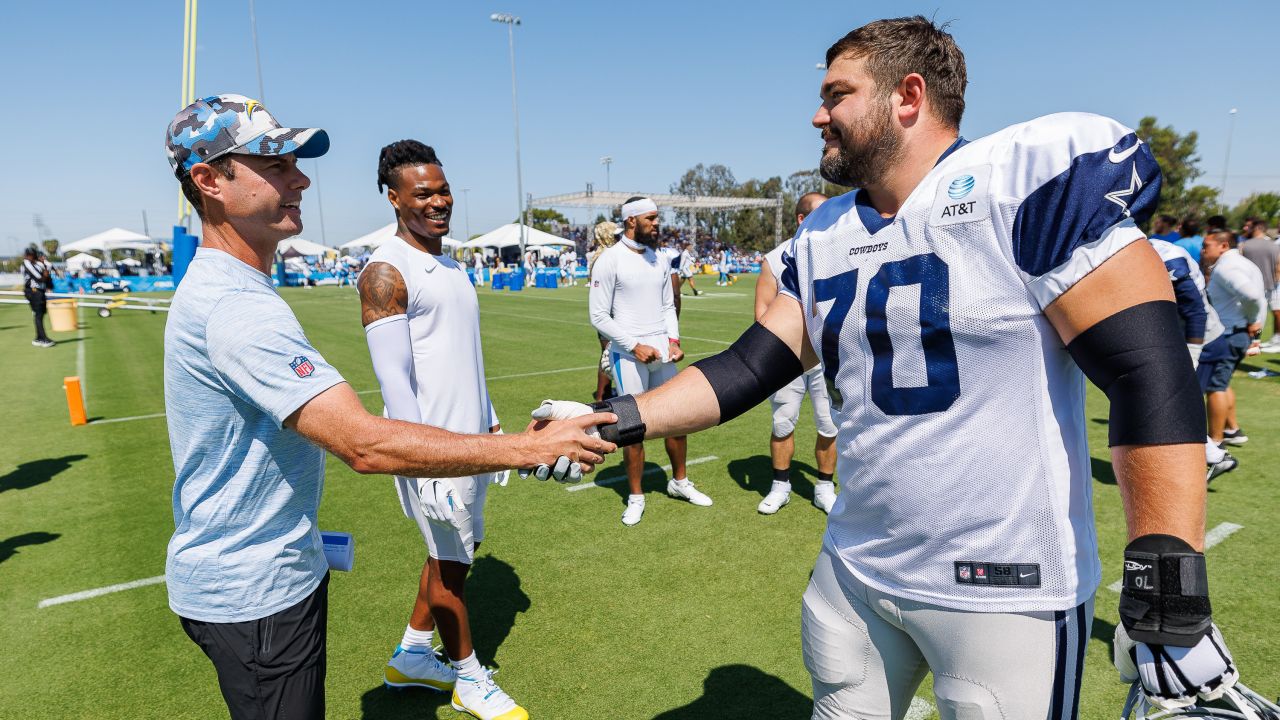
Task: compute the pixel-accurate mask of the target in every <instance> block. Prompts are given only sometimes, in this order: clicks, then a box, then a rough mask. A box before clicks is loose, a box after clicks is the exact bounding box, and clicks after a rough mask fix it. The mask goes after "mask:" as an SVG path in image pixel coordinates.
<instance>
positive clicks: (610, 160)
mask: <svg viewBox="0 0 1280 720" xmlns="http://www.w3.org/2000/svg"><path fill="white" fill-rule="evenodd" d="M600 164H601V165H604V189H605V190H606V191H608V190H612V189H613V188H612V187H611V186H610V184H609V166H610V165H612V164H613V156H611V155H605V156H604V157H602V158H600Z"/></svg>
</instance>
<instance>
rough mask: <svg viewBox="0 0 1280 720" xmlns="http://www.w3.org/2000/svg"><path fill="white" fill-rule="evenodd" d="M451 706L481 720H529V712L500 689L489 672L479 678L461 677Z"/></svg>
mask: <svg viewBox="0 0 1280 720" xmlns="http://www.w3.org/2000/svg"><path fill="white" fill-rule="evenodd" d="M451 704H452V705H453V709H454V710H457V711H458V712H464V713H467V714H469V715H471V716H473V717H477V718H479V719H480V720H529V713H528V711H526V710H525V709H524V708H522V707H520V706H519V705H517V704H516V701H515V700H512V699H511V696H510V695H508V694H506V693H505V692H503V691H502V688H500V687H498V684H497V683H495V682H494V681H493V673H492V672H491V671H489V670H485V671H484V675H483V677H479V678H472V677H467V676H466V675H459V676H458V684H457V685H454V687H453V702H452V703H451Z"/></svg>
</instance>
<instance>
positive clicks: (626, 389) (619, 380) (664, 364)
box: [609, 335, 679, 395]
mask: <svg viewBox="0 0 1280 720" xmlns="http://www.w3.org/2000/svg"><path fill="white" fill-rule="evenodd" d="M640 344H641V345H648V346H649V347H653V348H657V350H658V352H660V353H662V358H663V359H662V360H655V361H653V362H650V363H642V362H640V361H639V360H636V359H635V356H633V355H631V354H630V353H626V352H619V351H618V350H616V349H614V347H613V346H612V345H610V346H609V362H610V364H611V365H612V366H613V385H614V390H616V391H617V393H618V394H619V395H639V394H640V393H642V392H648V391H649V390H652V389H654V388H656V387H658V386H659V385H661V384H662V383H664V382H666V381H668V380H670V379H671V378H673V377H675V376H676V372H677V371H678V370H679V368H677V367H676V364H675V363H673V362H668V361H667V360H666V358H667V356H668V355H667V353H668V350H669V348H668V340H667V336H666V335H662V336H654V337H643V338H640Z"/></svg>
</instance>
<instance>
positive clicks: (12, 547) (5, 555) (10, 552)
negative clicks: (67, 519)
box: [0, 532, 62, 563]
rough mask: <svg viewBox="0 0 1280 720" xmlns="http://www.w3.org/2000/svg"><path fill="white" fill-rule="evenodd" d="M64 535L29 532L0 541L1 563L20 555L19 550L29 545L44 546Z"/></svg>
mask: <svg viewBox="0 0 1280 720" xmlns="http://www.w3.org/2000/svg"><path fill="white" fill-rule="evenodd" d="M60 537H62V535H60V534H58V533H47V532H29V533H23V534H22V535H14V536H13V537H11V538H9V539H7V540H0V563H2V562H4V561H6V560H8V559H9V558H11V557H13V556H14V555H17V554H18V548H20V547H27V546H28V545H43V544H45V543H47V542H53V541H54V540H57V539H58V538H60Z"/></svg>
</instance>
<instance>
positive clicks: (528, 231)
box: [462, 223, 574, 249]
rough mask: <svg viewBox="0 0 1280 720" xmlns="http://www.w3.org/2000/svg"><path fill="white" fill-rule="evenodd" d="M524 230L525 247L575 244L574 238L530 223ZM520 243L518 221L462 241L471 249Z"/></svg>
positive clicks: (503, 246)
mask: <svg viewBox="0 0 1280 720" xmlns="http://www.w3.org/2000/svg"><path fill="white" fill-rule="evenodd" d="M524 232H525V237H524V244H525V247H539V246H550V245H559V246H564V247H572V246H573V244H574V243H573V241H572V240H566V239H564V238H562V237H556V236H555V235H552V234H551V233H548V232H543V231H541V230H537V229H535V228H531V227H529V226H528V225H526V226H525V228H524ZM519 244H520V225H519V224H518V223H511V224H510V225H503V226H502V227H500V228H498V229H496V230H493V231H490V232H487V233H485V234H484V235H481V236H480V237H478V238H476V239H475V240H469V241H467V242H464V243H462V247H464V248H471V249H474V248H505V247H512V246H513V245H519Z"/></svg>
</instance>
